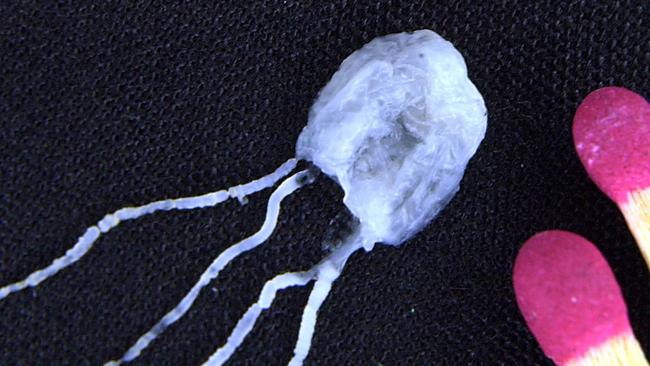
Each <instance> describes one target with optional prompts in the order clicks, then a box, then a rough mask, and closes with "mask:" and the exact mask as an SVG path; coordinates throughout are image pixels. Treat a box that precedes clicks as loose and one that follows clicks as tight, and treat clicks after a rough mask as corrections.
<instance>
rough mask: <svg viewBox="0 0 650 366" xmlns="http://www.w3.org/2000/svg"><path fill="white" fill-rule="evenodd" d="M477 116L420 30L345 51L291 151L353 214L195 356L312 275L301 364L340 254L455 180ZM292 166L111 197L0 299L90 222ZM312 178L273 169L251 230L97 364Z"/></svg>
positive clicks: (402, 222) (404, 232)
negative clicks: (160, 195)
mask: <svg viewBox="0 0 650 366" xmlns="http://www.w3.org/2000/svg"><path fill="white" fill-rule="evenodd" d="M486 122H487V113H486V109H485V105H484V103H483V99H482V97H481V95H480V94H479V92H478V91H477V90H476V88H475V87H474V85H473V84H472V83H471V82H470V80H469V79H468V78H467V70H466V67H465V63H464V61H463V58H462V56H461V55H460V54H459V53H458V51H456V49H455V48H454V47H453V46H452V45H451V43H449V42H447V41H445V40H444V39H442V38H441V37H440V36H438V35H437V34H435V33H434V32H432V31H428V30H421V31H417V32H414V33H400V34H393V35H388V36H385V37H380V38H377V39H375V40H373V41H372V42H370V43H368V44H367V45H365V46H364V47H363V48H361V49H360V50H358V51H356V52H354V53H353V54H352V55H350V56H349V57H348V58H347V59H346V60H345V61H344V62H343V64H342V65H341V68H340V70H339V71H338V72H337V73H336V74H334V76H333V77H332V80H331V81H330V82H329V83H328V84H327V85H326V86H325V88H323V90H322V91H321V93H320V95H319V96H318V99H317V100H316V102H315V103H314V105H313V107H312V109H311V111H310V114H309V121H308V124H307V126H306V127H305V128H304V130H303V131H302V133H301V134H300V137H299V139H298V143H297V146H296V151H297V158H299V159H305V160H309V161H312V162H313V163H314V164H315V165H316V166H317V167H318V168H320V169H321V170H322V171H323V172H325V173H326V174H327V175H328V176H330V177H331V178H333V179H335V180H336V181H337V182H338V183H339V184H340V185H341V187H342V189H343V191H344V192H345V197H344V203H345V205H346V206H347V207H348V208H349V209H350V211H351V212H352V214H353V215H354V216H355V217H356V218H357V219H358V220H359V225H358V227H357V229H356V230H355V231H354V232H352V233H351V234H350V235H349V237H347V238H346V239H344V240H343V241H342V242H341V243H340V244H339V245H338V246H336V248H335V249H333V250H332V251H331V252H330V253H329V254H328V255H327V256H326V257H325V258H324V259H323V260H322V261H321V262H320V263H318V264H317V265H315V266H314V267H312V268H310V269H308V270H305V271H300V272H291V273H284V274H280V275H278V276H276V277H274V278H272V279H270V280H269V281H267V282H266V284H265V285H264V287H263V289H262V291H261V293H260V295H259V299H258V301H257V302H256V303H255V304H253V305H251V306H250V307H249V309H248V310H247V311H246V312H245V313H244V314H243V315H242V317H241V318H240V320H239V322H238V323H237V325H236V326H235V328H234V329H233V331H232V333H231V334H230V336H229V337H228V338H227V339H226V340H225V343H224V344H223V345H222V346H221V347H220V348H218V349H217V350H216V351H215V352H214V353H213V354H212V355H211V356H210V357H209V359H208V360H207V361H206V363H205V364H206V365H222V364H224V363H225V362H226V361H228V359H229V358H230V357H231V356H232V355H233V354H234V353H235V351H236V350H237V349H238V347H239V346H240V345H241V344H242V342H243V340H244V339H245V337H246V336H247V335H248V334H249V333H250V331H251V330H252V329H253V327H254V326H255V323H256V321H257V319H258V317H259V316H260V314H261V312H262V311H264V310H265V309H268V308H269V307H270V306H271V305H272V303H273V300H274V299H275V296H276V294H277V292H278V291H279V290H282V289H285V288H287V287H291V286H304V285H307V284H308V283H310V282H311V281H315V283H314V287H313V289H312V291H311V294H310V295H309V298H308V300H307V304H306V305H305V308H304V311H303V314H302V320H301V324H300V329H299V332H298V336H297V340H296V345H295V348H294V351H293V357H292V358H291V360H290V362H289V365H290V366H299V365H302V363H303V361H304V360H305V358H306V357H307V355H308V353H309V349H310V347H311V340H312V337H313V334H314V331H315V327H316V319H317V314H318V309H319V308H320V306H321V305H322V304H323V302H324V301H325V299H326V298H327V295H328V293H329V291H330V289H331V288H332V285H333V283H334V281H335V280H336V279H337V278H338V277H339V275H340V274H341V271H342V270H343V267H344V265H345V262H346V261H347V259H348V258H349V257H350V256H351V255H352V254H353V253H354V252H355V251H357V250H358V249H360V248H365V249H366V250H371V249H372V248H373V246H374V244H375V243H378V242H382V243H386V244H391V245H398V244H400V243H402V242H404V241H405V240H407V239H408V238H410V237H411V236H413V235H414V234H416V233H417V232H418V231H420V230H421V229H422V228H423V227H424V226H425V225H426V224H427V223H428V222H429V221H431V219H433V218H434V217H435V216H436V215H437V214H438V213H439V212H440V210H442V209H443V208H444V206H445V205H446V204H447V203H448V202H449V200H450V199H451V198H452V197H453V195H454V194H455V193H456V191H457V190H458V187H459V183H460V180H461V178H462V176H463V172H464V170H465V166H466V165H467V162H468V161H469V159H470V158H471V157H472V155H473V154H474V153H475V152H476V149H477V148H478V145H479V143H480V142H481V140H482V139H483V136H484V134H485V129H486ZM295 166H296V160H295V159H289V160H288V161H287V162H286V163H284V164H283V165H282V166H280V167H279V168H278V169H277V170H276V171H275V172H273V173H271V174H269V175H267V176H264V177H262V178H260V179H258V180H255V181H252V182H250V183H246V184H243V185H239V186H236V187H233V188H230V189H226V190H221V191H217V192H213V193H208V194H205V195H202V196H197V197H188V198H179V199H168V200H162V201H156V202H153V203H150V204H147V205H144V206H140V207H126V208H123V209H119V210H117V211H116V212H114V213H112V214H108V215H106V216H105V217H104V218H103V219H102V220H100V221H99V222H98V223H97V224H96V225H93V226H91V227H90V228H88V229H87V230H86V233H85V234H84V235H82V236H81V237H80V238H79V240H78V241H77V243H76V244H75V245H74V246H73V247H72V248H71V249H70V250H68V251H67V252H66V254H65V255H63V256H62V257H60V258H57V259H56V260H54V262H53V263H52V264H51V265H49V266H47V267H45V268H43V269H40V270H37V271H35V272H34V273H32V274H31V275H29V276H28V277H27V278H26V279H24V280H23V281H19V282H16V283H13V284H9V285H6V286H4V287H2V288H0V300H2V299H3V298H5V297H7V296H9V295H10V294H11V293H14V292H17V291H20V290H23V289H25V288H27V287H33V286H37V285H39V284H40V283H41V282H43V281H45V280H46V279H48V278H50V277H52V276H54V275H55V274H56V273H57V272H59V271H60V270H62V269H64V268H65V267H68V266H69V265H71V264H73V263H75V262H76V261H78V260H80V259H81V258H82V257H83V255H85V253H86V252H88V251H89V250H90V249H91V248H92V246H93V245H94V243H95V242H96V241H97V240H98V239H99V238H100V235H101V234H104V233H107V232H108V231H109V230H111V229H113V228H115V227H116V226H118V225H119V223H120V222H121V221H124V220H132V219H136V218H139V217H141V216H144V215H148V214H153V213H155V212H158V211H166V210H174V209H180V210H186V209H195V208H203V207H212V206H215V205H217V204H219V203H221V202H223V201H225V200H227V199H229V198H238V199H239V200H240V201H241V202H244V199H245V197H246V195H248V194H250V193H253V192H257V191H259V190H262V189H265V188H268V187H271V186H273V185H275V184H276V182H277V181H278V180H280V179H281V178H282V177H284V176H286V175H288V174H289V173H290V172H291V171H292V170H293V169H294V168H295ZM312 180H313V177H312V176H311V175H310V173H309V172H308V171H301V172H298V173H296V174H294V175H292V176H290V177H289V178H287V179H285V180H284V181H283V182H282V183H281V184H280V185H279V186H278V187H277V188H276V189H275V191H274V192H273V193H272V194H271V197H270V199H269V202H268V205H267V213H266V219H265V221H264V224H263V225H262V227H261V228H260V230H259V231H258V232H256V233H255V234H253V235H251V236H249V237H247V238H244V239H243V240H241V241H240V242H238V243H236V244H234V245H231V246H230V247H228V248H227V249H226V250H225V251H224V252H223V253H221V254H220V255H219V256H217V257H216V258H215V259H214V261H213V262H212V264H211V265H210V266H209V267H208V268H207V269H206V270H205V271H204V272H203V274H202V275H201V276H200V278H199V279H197V282H196V283H195V285H194V286H193V287H192V288H191V289H190V290H189V292H188V293H187V294H186V295H185V296H184V297H183V298H182V299H180V302H179V303H178V304H177V305H176V306H175V307H174V308H172V309H169V310H168V312H167V313H166V315H165V316H164V317H163V318H162V319H160V320H159V321H158V322H157V323H156V324H154V325H153V326H152V328H151V329H150V330H149V331H148V332H146V333H145V334H143V335H142V336H141V337H139V338H138V339H136V340H134V343H133V345H132V346H131V347H130V348H129V349H128V350H126V352H125V353H124V354H123V355H122V356H121V357H119V358H117V359H116V360H114V361H109V362H108V363H107V365H118V364H121V363H124V362H129V361H132V360H133V359H135V358H136V357H138V356H139V355H140V354H141V352H142V351H143V350H144V349H145V348H147V347H148V346H149V345H150V344H151V343H152V342H153V341H154V340H155V339H156V337H158V336H159V335H160V334H161V333H162V332H164V331H165V329H166V328H167V327H169V326H171V325H172V324H173V323H174V322H176V321H177V320H179V319H180V318H181V317H182V316H183V315H184V314H185V313H186V312H187V311H189V310H190V307H191V305H192V304H193V302H194V301H195V299H196V298H197V297H198V295H199V293H200V291H201V290H202V289H203V288H204V287H206V286H207V285H208V284H209V283H210V282H211V281H214V280H217V277H218V275H219V273H220V272H221V271H222V270H223V269H225V268H226V266H228V264H229V263H230V262H231V261H232V260H233V259H234V258H236V257H237V256H239V255H241V254H243V253H245V252H247V251H249V250H252V249H254V248H255V247H257V246H258V245H260V244H261V243H262V242H264V241H265V240H266V239H267V238H268V237H269V236H270V235H271V233H272V232H273V230H274V228H275V226H276V224H277V219H278V215H279V212H280V205H281V202H282V200H283V199H284V198H285V197H286V196H288V195H290V194H291V193H293V192H295V191H296V190H297V189H299V188H300V187H301V186H303V185H305V184H309V183H310V182H311V181H312Z"/></svg>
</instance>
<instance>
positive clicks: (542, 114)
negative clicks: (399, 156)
mask: <svg viewBox="0 0 650 366" xmlns="http://www.w3.org/2000/svg"><path fill="white" fill-rule="evenodd" d="M73 3H74V4H75V5H70V4H67V2H54V1H52V2H43V3H40V4H32V3H31V2H10V1H7V2H2V3H1V4H0V285H4V284H7V283H10V282H14V281H17V280H20V279H22V278H24V276H26V275H27V274H29V273H30V272H31V271H33V270H35V269H37V268H40V267H43V266H45V265H47V264H49V263H50V262H51V261H52V260H53V259H54V258H56V257H57V256H59V255H61V254H63V253H64V252H65V251H66V250H67V249H68V248H69V247H70V246H71V245H72V244H74V242H75V241H76V239H77V238H78V237H79V236H80V235H81V234H82V233H83V230H84V229H85V228H86V227H88V226H90V225H93V224H94V223H95V222H97V220H99V219H100V218H101V217H103V215H104V214H106V213H108V212H112V211H114V210H116V209H118V208H120V207H124V206H127V205H138V204H144V203H147V202H150V201H153V200H157V199H161V198H167V197H179V196H187V195H196V194H201V193H206V192H210V191H214V190H218V189H222V188H226V187H228V186H232V185H235V184H239V183H243V182H247V181H249V180H251V179H254V178H257V177H260V176H262V175H264V174H267V173H269V172H271V171H273V170H274V169H275V168H276V167H277V166H278V165H279V164H281V163H282V162H284V161H285V160H286V159H288V158H290V157H292V156H293V155H294V146H295V141H296V138H297V136H298V134H299V133H300V131H301V129H302V127H303V126H304V125H305V123H306V118H307V112H308V110H309V107H310V105H311V103H312V101H313V100H314V98H315V97H316V95H317V93H318V91H319V90H320V88H321V87H322V86H323V85H325V83H326V82H327V81H328V80H329V78H330V77H331V75H332V74H333V73H334V72H335V71H336V70H337V68H338V65H339V64H340V63H341V61H342V60H343V59H344V58H345V57H346V56H347V55H349V54H350V53H351V52H353V51H354V50H356V49H358V48H359V47H361V46H362V45H363V44H364V43H366V42H368V41H370V40H371V39H373V38H374V37H376V36H380V35H385V34H388V33H394V32H401V31H408V30H416V29H421V28H428V29H432V30H434V31H436V32H438V33H439V34H440V35H442V36H443V37H445V38H446V39H447V40H449V41H451V42H452V43H454V45H455V46H456V47H457V48H458V49H459V51H460V52H461V53H462V54H463V55H464V56H465V58H466V62H467V65H468V69H469V73H470V78H471V79H472V80H473V82H474V83H475V84H476V86H477V88H478V89H479V90H480V91H481V93H482V94H483V96H484V98H485V101H486V105H487V108H488V112H489V119H488V131H487V135H486V138H485V140H484V142H483V144H482V145H481V147H480V149H479V151H478V153H477V155H476V156H475V157H474V159H473V160H472V161H471V162H470V165H469V167H468V169H467V171H466V175H465V178H464V179H463V182H462V186H461V190H460V192H459V193H458V194H457V195H456V197H455V198H454V200H453V201H452V202H451V204H450V205H449V206H448V207H447V208H446V209H445V210H444V211H443V212H442V214H441V215H440V216H439V217H438V218H437V219H436V220H434V222H432V223H431V224H430V225H428V226H427V227H426V228H425V230H423V231H422V232H421V233H420V234H419V235H417V236H416V237H415V238H413V239H412V240H410V241H409V242H407V243H406V244H405V245H403V246H401V247H397V248H395V247H386V246H377V247H376V248H375V249H374V250H373V251H372V252H370V253H362V252H359V253H356V254H355V255H354V256H353V257H351V258H350V261H349V262H348V265H347V267H346V269H345V271H344V273H343V275H342V277H341V278H340V279H339V280H338V281H337V282H336V283H335V285H334V288H333V290H332V292H331V293H330V295H329V297H328V299H327V301H326V302H325V304H324V306H323V308H322V309H321V311H320V314H319V319H318V324H317V329H316V333H315V336H314V340H313V346H312V349H311V353H310V355H309V357H308V359H307V361H306V364H307V365H373V366H377V365H384V366H393V365H551V362H550V361H549V360H547V359H546V358H545V357H544V355H543V354H542V352H541V350H540V348H539V347H538V345H537V344H536V342H535V340H534V338H533V337H532V335H531V334H530V332H529V331H528V329H527V328H526V326H525V323H524V321H523V318H522V317H521V315H520V314H519V311H518V309H517V305H516V302H515V299H514V294H513V290H512V285H511V269H512V264H513V261H514V259H515V256H516V254H517V250H518V248H519V247H520V246H521V244H522V243H523V242H524V241H525V240H526V239H527V238H528V237H530V236H531V235H533V234H534V233H535V232H537V231H541V230H546V229H551V228H559V229H566V230H571V231H574V232H576V233H579V234H581V235H584V236H585V237H587V238H588V239H589V240H591V241H593V242H594V243H596V244H597V245H598V247H599V248H600V249H601V250H602V252H603V253H604V255H605V257H606V258H607V260H608V261H609V263H610V265H611V266H612V268H613V269H614V272H615V274H616V277H617V279H618V281H619V282H620V285H621V287H622V289H623V293H624V296H625V299H626V301H627V304H628V307H629V312H630V319H631V322H632V325H633V327H634V330H635V332H636V335H637V338H638V339H639V340H640V342H641V344H642V345H643V347H644V348H645V349H646V352H647V353H648V352H650V307H649V306H648V304H650V281H648V279H649V278H650V277H649V275H648V272H647V268H646V267H645V264H644V262H643V260H642V258H641V256H640V253H639V250H638V249H637V247H636V245H635V243H634V240H633V238H632V237H631V235H630V233H629V231H628V230H627V228H626V225H625V222H624V220H623V218H622V216H621V214H620V213H619V212H618V210H617V208H616V206H615V205H614V204H613V203H612V202H610V201H609V200H608V199H607V197H605V196H604V195H603V194H602V193H600V191H599V190H598V189H597V188H596V187H595V185H594V184H593V183H592V182H591V181H590V180H589V179H588V177H587V175H586V173H585V171H584V170H583V168H582V166H581V164H580V161H579V160H578V157H577V155H576V154H575V151H574V149H573V143H572V138H571V121H572V117H573V113H574V111H575V109H576V107H577V105H578V103H579V102H580V100H581V99H582V98H583V97H584V96H585V95H586V94H587V93H588V92H589V91H591V90H593V89H596V88H598V87H600V86H604V85H610V84H615V85H623V86H626V87H628V88H630V89H632V90H635V91H637V92H639V93H641V94H642V95H645V96H648V92H649V91H650V84H649V82H648V78H647V76H648V75H649V74H650V52H649V47H648V46H649V45H650V36H649V32H648V5H647V3H646V2H645V1H631V0H622V1H617V2H601V3H600V4H597V3H596V2H591V1H571V2H558V1H552V0H541V1H536V2H532V1H520V2H504V1H483V2H466V3H461V2H455V1H452V2H430V3H428V2H427V3H425V2H420V1H410V2H400V1H394V0H393V1H390V0H389V1H354V2H353V1H342V2H334V3H329V2H318V1H314V2H311V1H268V0H263V1H257V2H241V3H237V4H235V2H225V1H224V2H212V1H206V2H183V3H182V4H181V3H180V2H167V3H157V2H156V3H145V2H139V3H137V4H131V3H128V4H127V2H96V3H95V2H88V3H85V4H84V3H83V2H82V3H76V2H73ZM269 194H270V191H268V190H267V191H263V192H260V193H258V194H254V195H252V196H251V197H249V202H248V204H246V205H241V204H240V203H239V202H237V201H236V200H232V201H228V202H227V203H225V204H222V205H220V206H218V207H215V208H210V209H203V210H192V211H183V212H164V213H157V214H154V215H150V216H147V217H144V218H142V219H139V220H135V221H129V222H125V223H123V224H121V225H120V226H119V227H117V228H116V229H114V230H112V231H111V232H110V233H109V234H108V235H105V236H102V237H101V239H100V240H99V241H98V242H97V244H96V246H95V248H94V249H93V250H91V251H90V252H89V253H88V255H87V256H86V257H84V258H83V259H82V260H81V261H80V262H78V263H77V264H75V265H73V266H71V267H70V268H68V269H65V270H64V271H62V272H60V273H59V274H58V275H57V276H55V277H53V278H51V279H49V280H48V281H46V282H44V283H43V284H41V285H40V286H39V287H37V288H34V289H28V290H25V291H22V292H20V293H16V294H13V295H11V296H9V297H8V298H6V299H4V300H3V301H2V302H0V334H1V336H0V364H2V365H98V364H101V363H102V362H105V361H108V360H110V359H113V358H115V357H119V356H120V355H121V354H122V353H123V352H124V351H125V350H126V349H127V348H128V347H129V346H130V345H131V344H132V343H133V342H134V341H135V340H136V339H137V338H138V337H139V336H140V335H141V334H143V333H144V332H145V331H147V330H148V329H149V328H150V327H151V326H152V325H153V324H154V323H155V322H156V321H158V319H159V318H160V317H162V316H163V315H164V314H165V313H166V312H167V311H169V310H170V309H171V308H173V307H174V306H175V305H176V303H177V302H178V301H179V300H180V298H181V297H182V296H183V295H184V294H185V292H186V291H187V290H188V289H189V288H190V287H191V286H192V284H193V283H194V281H196V280H197V278H198V277H199V275H200V273H201V272H202V271H203V270H204V269H205V268H206V267H207V265H208V264H209V263H210V262H211V261H212V259H213V258H214V257H215V256H216V255H218V253H220V252H221V251H222V250H223V249H224V248H226V247H227V246H228V245H229V244H232V243H234V242H236V241H238V240H239V239H241V238H243V237H244V236H247V235H250V234H251V233H253V232H255V231H256V230H257V229H258V228H259V226H260V225H261V223H262V221H263V219H264V213H265V205H266V199H267V198H268V196H269ZM341 200H342V192H341V191H340V189H339V187H338V186H337V185H336V184H335V183H334V182H332V181H331V180H329V179H327V178H326V177H324V176H321V177H320V178H319V179H318V180H317V181H316V182H315V183H314V184H312V185H310V186H307V187H305V188H303V189H301V190H300V191H298V192H296V193H295V194H293V195H292V196H290V197H289V198H288V199H287V200H286V202H285V204H284V205H283V208H282V212H281V215H280V222H279V225H278V227H277V229H276V231H275V232H274V234H273V235H272V237H271V238H270V240H269V241H268V242H266V243H265V244H263V245H262V246H260V247H259V248H257V249H256V250H254V251H252V252H250V253H248V254H245V255H243V256H242V257H240V258H238V259H237V260H236V261H234V262H233V263H232V264H231V265H230V266H229V267H228V268H227V269H226V270H224V272H223V273H222V274H221V276H220V278H219V279H218V280H217V281H214V282H212V283H211V284H210V286H208V288H206V289H205V291H204V292H203V293H202V294H201V295H200V296H199V298H198V299H197V301H196V303H195V304H194V306H193V307H192V309H191V310H190V311H189V312H188V313H187V315H186V316H185V317H183V318H182V319H181V320H180V321H178V322H177V323H176V324H175V325H173V326H172V327H171V328H170V329H168V330H167V331H166V332H165V333H164V334H163V335H162V336H161V337H160V338H159V339H157V340H156V341H155V342H154V343H152V345H151V346H150V347H149V348H147V349H146V351H145V352H144V353H143V355H142V357H141V358H139V359H137V360H136V361H135V362H133V363H132V364H133V365H199V364H201V363H202V362H203V361H205V360H206V359H207V357H208V356H209V355H210V354H211V353H212V352H213V351H214V350H216V348H218V347H219V346H220V345H221V344H223V342H224V341H225V339H226V337H227V335H228V334H229V332H230V330H231V329H232V327H233V326H234V325H235V324H236V322H237V320H238V319H239V317H240V316H241V314H243V312H244V311H245V310H246V308H247V307H248V306H249V305H250V304H252V303H253V302H254V301H255V300H256V298H257V296H258V294H259V291H260V289H261V288H262V285H263V284H264V282H265V281H266V280H268V279H269V278H271V277H273V276H274V275H276V274H279V273H282V272H284V271H289V270H300V269H307V268H309V267H310V266H311V265H313V264H315V263H317V262H318V261H319V260H320V258H322V257H323V256H324V255H325V253H326V249H325V248H324V246H323V244H324V243H326V242H327V241H328V240H332V238H333V237H336V236H337V235H338V232H339V230H342V229H341V227H345V223H346V220H348V217H347V216H346V214H345V208H344V206H343V205H342V202H341ZM309 290H310V287H306V288H301V289H288V290H286V291H284V292H282V293H281V294H279V295H278V298H277V299H276V301H275V303H274V304H273V307H272V309H271V310H269V311H267V312H265V313H264V315H263V316H262V317H261V318H260V321H259V322H258V324H257V326H256V327H255V329H254V330H253V332H252V333H251V335H250V337H249V338H248V339H247V340H246V341H245V342H244V344H243V345H242V347H241V348H240V350H239V351H237V353H236V354H235V355H234V357H233V358H232V359H231V362H230V364H231V365H284V364H286V363H287V361H288V360H289V359H290V357H291V354H292V349H293V345H294V343H295V340H296V337H297V330H298V327H299V324H300V316H301V313H302V307H303V306H304V303H305V302H306V300H307V296H308V293H309Z"/></svg>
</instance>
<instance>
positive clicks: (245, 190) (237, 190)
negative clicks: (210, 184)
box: [0, 158, 297, 300]
mask: <svg viewBox="0 0 650 366" xmlns="http://www.w3.org/2000/svg"><path fill="white" fill-rule="evenodd" d="M296 164H297V160H296V159H293V158H292V159H289V160H287V161H286V162H285V163H283V164H282V165H280V167H278V168H277V169H276V170H275V171H274V172H273V173H271V174H268V175H266V176H264V177H261V178H259V179H256V180H253V181H251V182H249V183H246V184H241V185H238V186H234V187H231V188H229V189H226V190H220V191H217V192H212V193H207V194H203V195H200V196H194V197H183V198H177V199H166V200H160V201H155V202H151V203H147V204H145V205H142V206H137V207H124V208H121V209H119V210H117V211H115V212H113V213H109V214H107V215H106V216H104V217H103V218H102V219H101V220H99V221H98V222H97V224H96V225H93V226H90V227H89V228H87V229H86V231H85V232H84V234H83V235H82V236H81V237H79V239H78V240H77V242H76V243H75V245H73V246H72V248H70V249H68V250H67V251H66V252H65V254H64V255H63V256H61V257H59V258H56V259H55V260H54V261H53V262H52V263H51V264H50V265H48V266H46V267H44V268H41V269H39V270H36V271H34V272H32V273H31V274H30V275H28V276H27V277H26V278H25V279H23V280H22V281H18V282H15V283H12V284H9V285H6V286H4V287H2V288H0V300H2V299H4V298H5V297H7V296H9V295H10V294H12V293H14V292H18V291H21V290H24V289H25V288H27V287H35V286H37V285H38V284H40V283H41V282H43V281H45V280H46V279H48V278H50V277H52V276H54V275H55V274H57V273H58V272H59V271H60V270H62V269H64V268H65V267H68V266H69V265H71V264H73V263H75V262H77V261H78V260H80V259H81V257H83V256H84V255H85V254H86V253H87V252H88V251H89V250H90V249H91V248H92V246H93V244H94V243H95V241H97V239H98V238H99V237H100V236H101V234H105V233H107V232H108V231H109V230H111V229H112V228H114V227H116V226H117V225H119V223H120V222H121V221H126V220H132V219H137V218H139V217H141V216H144V215H148V214H151V213H154V212H156V211H168V210H191V209H194V208H203V207H211V206H215V205H217V204H219V203H221V202H223V201H226V200H227V199H229V198H237V199H239V200H240V201H242V200H243V199H244V198H245V197H246V195H249V194H252V193H255V192H258V191H260V190H263V189H265V188H268V187H271V186H273V185H274V184H275V183H276V182H277V181H278V180H280V179H281V178H283V177H284V176H286V175H287V174H289V173H290V172H291V171H292V170H293V169H294V168H295V167H296Z"/></svg>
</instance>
